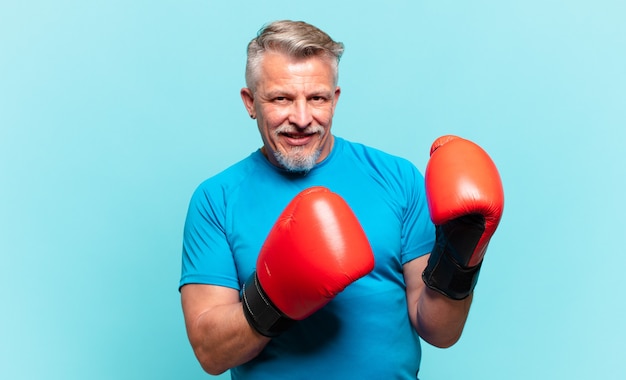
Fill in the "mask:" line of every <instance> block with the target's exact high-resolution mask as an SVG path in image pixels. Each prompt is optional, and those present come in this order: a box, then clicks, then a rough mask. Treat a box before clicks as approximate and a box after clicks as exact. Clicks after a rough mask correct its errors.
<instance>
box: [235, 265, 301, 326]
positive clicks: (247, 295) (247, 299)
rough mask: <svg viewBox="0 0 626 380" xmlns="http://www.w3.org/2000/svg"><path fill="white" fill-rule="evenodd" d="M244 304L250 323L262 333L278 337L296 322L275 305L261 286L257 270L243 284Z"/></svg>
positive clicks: (245, 313)
mask: <svg viewBox="0 0 626 380" xmlns="http://www.w3.org/2000/svg"><path fill="white" fill-rule="evenodd" d="M242 304H243V313H244V315H245V316H246V319H247V320H248V323H249V324H250V326H252V327H253V328H254V329H255V330H256V331H258V332H259V334H261V335H264V336H267V337H270V338H273V337H276V336H278V335H280V333H282V332H283V331H285V330H287V329H288V328H289V327H291V325H292V324H293V322H295V321H294V320H293V319H291V318H289V317H287V316H286V315H285V314H283V313H282V312H281V311H280V310H278V308H277V307H276V306H274V304H273V303H272V301H271V300H270V299H269V297H268V296H267V294H265V291H264V290H263V288H261V284H260V283H259V279H258V277H257V275H256V272H254V273H253V274H252V275H251V276H250V277H249V278H248V280H247V281H246V282H245V283H244V284H243V291H242Z"/></svg>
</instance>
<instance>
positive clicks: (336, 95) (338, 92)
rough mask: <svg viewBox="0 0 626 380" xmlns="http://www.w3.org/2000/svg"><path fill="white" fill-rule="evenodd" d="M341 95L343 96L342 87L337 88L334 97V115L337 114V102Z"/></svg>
mask: <svg viewBox="0 0 626 380" xmlns="http://www.w3.org/2000/svg"><path fill="white" fill-rule="evenodd" d="M339 95H341V87H339V86H337V87H335V94H334V97H333V115H334V114H335V107H337V102H338V101H339Z"/></svg>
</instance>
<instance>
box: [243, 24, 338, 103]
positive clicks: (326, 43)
mask: <svg viewBox="0 0 626 380" xmlns="http://www.w3.org/2000/svg"><path fill="white" fill-rule="evenodd" d="M267 51H272V52H279V53H284V54H288V55H289V56H291V57H295V58H307V57H313V56H318V57H321V58H325V59H328V60H329V62H330V63H331V65H332V66H333V70H334V77H335V78H334V83H335V85H336V84H337V80H338V79H339V74H338V71H339V69H338V67H339V60H340V59H341V55H342V54H343V44H342V43H341V42H336V41H334V40H333V39H332V38H330V36H329V35H328V34H326V33H325V32H323V31H322V30H320V29H318V28H317V27H315V26H313V25H311V24H307V23H306V22H303V21H291V20H282V21H275V22H272V23H270V24H267V25H265V26H263V27H262V28H261V29H260V30H259V32H258V33H257V36H256V37H255V38H254V39H252V41H250V43H249V44H248V60H247V62H246V86H248V88H250V89H251V90H252V91H254V90H255V87H256V81H257V80H258V71H259V66H260V64H261V60H262V59H263V54H264V53H265V52H267Z"/></svg>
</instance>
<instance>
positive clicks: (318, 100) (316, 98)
mask: <svg viewBox="0 0 626 380" xmlns="http://www.w3.org/2000/svg"><path fill="white" fill-rule="evenodd" d="M311 101H312V102H314V103H324V102H325V101H326V98H325V97H324V96H313V97H311Z"/></svg>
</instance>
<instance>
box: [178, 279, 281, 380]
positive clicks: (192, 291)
mask: <svg viewBox="0 0 626 380" xmlns="http://www.w3.org/2000/svg"><path fill="white" fill-rule="evenodd" d="M181 300H182V307H183V314H184V316H185V325H186V327H187V335H188V337H189V342H190V343H191V346H192V347H193V350H194V353H195V354H196V357H197V358H198V361H199V362H200V365H201V366H202V368H203V369H204V370H205V371H206V372H208V373H210V374H212V375H218V374H220V373H222V372H224V371H226V370H228V369H229V368H232V367H235V366H237V365H240V364H243V363H245V362H247V361H249V360H251V359H252V358H254V357H256V356H257V355H258V354H259V353H260V352H261V350H263V348H264V347H265V346H266V345H267V343H268V342H269V341H270V339H269V338H267V337H264V336H262V335H261V334H259V333H257V332H256V331H255V330H254V329H253V328H252V327H251V326H250V325H249V324H248V322H247V321H246V318H245V317H244V314H243V307H242V305H241V301H240V300H239V292H238V291H237V290H235V289H231V288H226V287H221V286H213V285H200V284H189V285H185V286H183V287H182V289H181Z"/></svg>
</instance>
